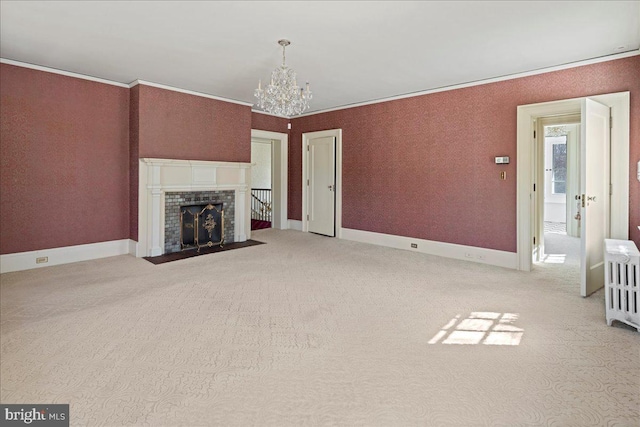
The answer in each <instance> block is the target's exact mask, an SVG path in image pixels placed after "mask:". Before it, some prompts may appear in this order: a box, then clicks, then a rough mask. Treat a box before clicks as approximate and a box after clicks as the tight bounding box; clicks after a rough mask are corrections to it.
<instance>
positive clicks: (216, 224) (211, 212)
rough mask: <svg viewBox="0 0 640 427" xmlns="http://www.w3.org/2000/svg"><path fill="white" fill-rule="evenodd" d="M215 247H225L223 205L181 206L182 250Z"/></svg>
mask: <svg viewBox="0 0 640 427" xmlns="http://www.w3.org/2000/svg"><path fill="white" fill-rule="evenodd" d="M214 245H220V247H222V246H224V210H223V204H222V203H207V204H206V205H188V206H180V248H181V250H186V249H194V248H197V249H198V251H200V248H202V247H212V246H214Z"/></svg>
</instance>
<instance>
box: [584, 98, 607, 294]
mask: <svg viewBox="0 0 640 427" xmlns="http://www.w3.org/2000/svg"><path fill="white" fill-rule="evenodd" d="M581 107H582V108H581V110H582V126H581V132H580V139H581V141H580V142H581V144H580V146H581V147H580V148H581V150H580V151H581V152H580V188H581V189H582V194H581V198H582V201H581V202H582V234H581V236H580V237H581V254H580V256H581V262H580V268H581V270H582V271H581V278H580V295H582V296H583V297H586V296H589V295H591V294H592V293H594V292H595V291H597V290H598V289H600V288H601V287H603V286H604V239H606V238H607V237H609V183H610V182H611V181H610V174H609V164H610V160H609V159H610V128H609V115H610V112H609V107H607V106H605V105H602V104H600V103H598V102H595V101H592V100H591V99H588V98H586V99H584V100H582V106H581Z"/></svg>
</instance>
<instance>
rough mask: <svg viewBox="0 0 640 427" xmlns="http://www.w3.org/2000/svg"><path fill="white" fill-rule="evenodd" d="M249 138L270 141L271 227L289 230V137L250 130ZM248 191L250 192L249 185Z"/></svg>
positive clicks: (282, 134)
mask: <svg viewBox="0 0 640 427" xmlns="http://www.w3.org/2000/svg"><path fill="white" fill-rule="evenodd" d="M251 138H259V139H270V140H271V208H272V217H271V220H272V222H271V227H272V228H277V229H279V230H287V229H288V228H289V220H288V212H287V195H288V194H289V192H288V171H289V166H288V162H289V135H287V134H286V133H279V132H270V131H266V130H257V129H251ZM249 191H251V183H249ZM249 237H250V235H249Z"/></svg>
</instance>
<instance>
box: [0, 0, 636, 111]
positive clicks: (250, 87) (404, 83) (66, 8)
mask: <svg viewBox="0 0 640 427" xmlns="http://www.w3.org/2000/svg"><path fill="white" fill-rule="evenodd" d="M281 38H287V39H289V40H291V42H292V44H291V46H289V47H288V48H287V65H289V66H290V67H291V68H293V69H294V70H295V71H296V72H297V74H298V82H299V84H300V83H303V82H305V81H309V82H310V83H311V89H312V90H313V93H314V99H313V101H312V106H311V110H310V111H311V112H317V111H321V110H326V109H331V108H338V107H343V106H347V105H353V104H357V103H363V102H370V101H374V100H378V99H384V98H389V97H394V96H399V95H405V94H411V93H415V92H422V91H428V90H432V89H436V88H442V87H446V86H451V85H457V84H464V83H469V82H474V81H478V80H484V79H491V78H496V77H501V76H508V75H511V74H516V73H522V72H529V71H535V70H540V69H544V68H547V67H554V66H559V65H563V64H570V63H573V62H576V61H584V60H589V59H593V58H602V57H607V56H612V57H615V56H613V55H619V54H623V53H625V52H632V51H637V50H638V48H640V1H567V2H564V1H553V2H552V1H543V2H527V1H495V2H493V1H492V2H489V1H460V2H451V1H449V2H439V1H422V2H417V1H416V2H402V1H393V2H390V1H389V2H388V1H375V2H374V1H355V2H351V1H335V2H322V1H318V2H315V1H296V2H268V1H235V2H225V1H215V2H213V1H209V2H207V1H198V2H188V1H180V2H177V1H176V2H171V1H139V2H137V1H103V2H96V1H61V2H54V1H42V2H40V1H1V2H0V56H1V57H2V58H3V59H8V60H15V61H21V62H25V63H30V64H35V65H40V66H45V67H51V68H56V69H60V70H64V71H70V72H74V73H80V74H85V75H89V76H93V77H98V78H102V79H107V80H111V81H115V82H120V83H130V82H132V81H135V80H138V79H139V80H144V81H148V82H153V83H156V84H162V85H167V86H173V87H176V88H180V89H185V90H191V91H197V92H202V93H206V94H209V95H213V96H218V97H223V98H227V99H230V100H236V101H243V102H248V103H253V102H254V98H253V91H254V89H255V87H256V86H257V83H258V79H259V78H261V79H262V81H267V80H268V79H269V78H270V75H271V71H272V70H273V69H274V68H275V67H277V66H278V65H279V64H280V62H281V60H282V56H281V54H282V51H281V47H280V46H279V45H278V44H277V41H278V40H279V39H281Z"/></svg>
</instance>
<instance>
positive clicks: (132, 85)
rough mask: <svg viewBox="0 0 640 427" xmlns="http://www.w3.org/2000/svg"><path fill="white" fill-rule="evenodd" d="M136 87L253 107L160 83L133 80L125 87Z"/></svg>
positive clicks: (241, 102) (246, 103)
mask: <svg viewBox="0 0 640 427" xmlns="http://www.w3.org/2000/svg"><path fill="white" fill-rule="evenodd" d="M137 85H144V86H151V87H157V88H159V89H165V90H170V91H173V92H180V93H186V94H187V95H194V96H200V97H202V98H209V99H215V100H216V101H224V102H229V103H231V104H238V105H244V106H245V107H253V104H250V103H248V102H244V101H238V100H235V99H229V98H222V97H220V96H214V95H209V94H207V93H202V92H196V91H193V90H188V89H181V88H179V87H173V86H167V85H163V84H160V83H153V82H148V81H146V80H134V81H132V82H131V83H129V84H128V85H127V87H128V88H132V87H134V86H137Z"/></svg>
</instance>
